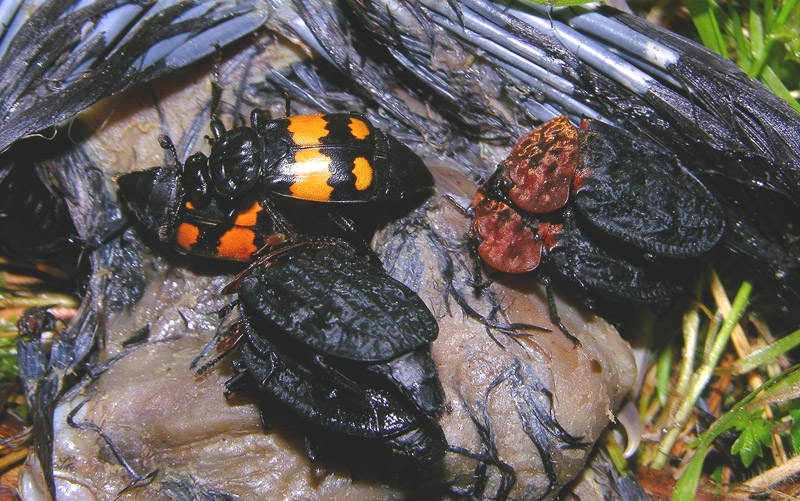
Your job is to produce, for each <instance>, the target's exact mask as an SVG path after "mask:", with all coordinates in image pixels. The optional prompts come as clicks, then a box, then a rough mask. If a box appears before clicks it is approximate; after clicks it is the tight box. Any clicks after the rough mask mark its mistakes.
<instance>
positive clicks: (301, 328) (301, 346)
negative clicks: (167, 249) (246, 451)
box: [238, 244, 446, 463]
mask: <svg viewBox="0 0 800 501" xmlns="http://www.w3.org/2000/svg"><path fill="white" fill-rule="evenodd" d="M238 292H239V301H240V305H241V310H242V316H243V322H245V324H246V334H247V338H248V342H247V344H246V345H245V347H244V348H243V349H242V353H243V355H242V356H243V361H244V362H245V366H246V368H247V371H248V372H249V374H250V376H251V377H252V378H253V380H254V381H256V383H257V385H258V387H259V388H260V390H261V391H263V392H264V393H265V394H267V395H269V397H270V398H272V399H275V400H278V401H279V402H281V403H282V404H283V405H284V406H285V407H286V408H288V409H289V410H290V411H291V412H294V413H296V414H297V415H299V416H300V417H302V418H303V419H305V420H306V421H308V422H309V423H311V424H313V425H315V426H318V427H321V428H323V429H328V430H331V431H334V432H336V433H339V434H343V435H346V436H353V437H359V438H366V439H370V440H373V441H377V442H379V443H381V444H383V445H384V446H386V447H388V448H389V449H390V450H391V451H393V452H394V453H396V454H399V455H401V456H405V457H409V458H411V459H413V460H414V461H415V462H419V463H429V462H434V461H437V460H439V459H441V457H442V456H443V455H444V451H445V449H446V442H445V439H444V435H443V433H442V430H441V428H440V427H439V426H438V424H437V423H436V420H437V418H438V417H439V416H440V415H441V413H442V411H443V409H444V391H443V389H442V386H441V383H440V382H439V379H438V373H437V370H436V366H435V364H434V362H433V360H432V358H431V355H430V343H431V342H432V341H433V340H434V339H435V338H436V336H437V335H438V326H437V323H436V320H435V319H434V318H433V315H432V314H431V313H430V311H429V310H428V309H427V307H426V306H425V304H424V303H423V302H422V300H421V299H419V296H417V295H416V294H415V293H414V292H413V291H411V290H410V289H408V288H407V287H406V286H405V285H403V284H401V283H400V282H397V281H396V280H394V279H393V278H391V277H389V276H388V275H387V274H386V273H385V272H383V271H381V270H378V269H377V268H374V267H373V266H372V265H370V264H369V263H367V262H366V261H365V260H363V259H362V258H360V257H359V256H357V255H356V254H355V253H354V252H353V251H351V250H350V249H349V248H348V247H347V246H342V245H338V244H328V245H321V246H318V247H312V246H305V247H302V246H299V247H298V248H297V249H294V250H292V251H290V252H287V253H284V254H281V255H279V256H277V257H276V258H275V259H272V260H270V261H269V262H268V266H264V267H260V268H256V269H255V270H253V271H252V272H250V273H249V274H248V275H247V276H245V277H244V278H243V279H242V280H241V282H240V285H239V291H238Z"/></svg>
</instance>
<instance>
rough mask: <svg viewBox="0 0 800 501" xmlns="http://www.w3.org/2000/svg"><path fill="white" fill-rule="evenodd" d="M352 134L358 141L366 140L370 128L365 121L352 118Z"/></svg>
mask: <svg viewBox="0 0 800 501" xmlns="http://www.w3.org/2000/svg"><path fill="white" fill-rule="evenodd" d="M349 127H350V134H352V135H353V137H354V138H356V139H364V138H365V137H367V136H369V127H367V124H365V123H364V121H363V120H359V119H357V118H353V117H350V126H349Z"/></svg>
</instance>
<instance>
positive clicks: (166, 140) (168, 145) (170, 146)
mask: <svg viewBox="0 0 800 501" xmlns="http://www.w3.org/2000/svg"><path fill="white" fill-rule="evenodd" d="M158 144H160V145H161V147H162V148H164V149H165V150H168V151H169V152H170V154H172V160H173V161H174V162H175V165H177V166H178V167H181V168H183V164H181V161H180V160H178V151H177V150H176V149H175V143H173V142H172V139H170V137H169V136H167V135H166V134H162V135H160V136H158Z"/></svg>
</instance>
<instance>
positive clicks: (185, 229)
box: [175, 223, 200, 250]
mask: <svg viewBox="0 0 800 501" xmlns="http://www.w3.org/2000/svg"><path fill="white" fill-rule="evenodd" d="M199 236H200V229H199V228H198V227H197V226H195V225H193V224H189V223H181V224H180V225H179V226H178V231H177V232H176V234H175V239H176V240H177V242H178V245H180V246H181V247H183V248H184V249H186V250H192V246H193V245H194V244H196V243H197V237H199Z"/></svg>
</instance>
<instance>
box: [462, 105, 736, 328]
mask: <svg viewBox="0 0 800 501" xmlns="http://www.w3.org/2000/svg"><path fill="white" fill-rule="evenodd" d="M472 212H473V215H474V219H473V223H472V226H471V229H470V232H469V240H470V242H471V246H472V248H473V250H474V252H475V253H476V254H477V255H479V256H480V257H481V259H482V260H483V262H484V263H485V264H486V265H487V266H488V267H489V268H491V269H494V270H498V271H501V272H506V273H525V272H529V271H533V270H535V269H537V268H539V266H540V265H548V266H547V267H548V268H549V270H551V271H552V272H554V273H557V274H559V275H562V276H564V277H566V278H568V279H569V280H570V281H572V282H573V283H574V284H576V285H578V286H579V287H581V288H583V289H586V290H589V291H591V292H594V293H599V294H601V295H603V296H608V297H611V298H616V299H622V300H633V301H646V302H650V301H661V300H666V299H670V298H673V297H675V296H676V295H678V294H680V293H681V292H682V291H683V290H684V286H685V282H684V281H683V278H684V275H685V273H684V271H685V270H686V269H687V268H689V267H691V259H690V258H697V257H699V256H702V255H704V254H706V253H708V252H709V251H711V250H712V249H713V248H714V247H715V245H716V244H717V243H718V242H719V240H720V239H721V238H722V234H723V231H724V228H725V219H724V215H723V211H722V208H721V206H720V204H719V203H718V202H717V200H716V199H715V198H714V196H713V195H712V194H711V193H710V192H709V191H708V190H707V189H706V187H705V186H703V184H701V183H700V181H698V180H697V179H696V178H695V177H694V176H693V175H692V174H691V173H689V171H688V170H686V168H684V167H683V166H682V165H681V164H680V162H679V161H678V159H677V158H676V157H675V156H674V155H671V154H669V153H668V152H666V151H665V150H663V149H662V148H660V147H659V146H658V145H656V144H655V143H653V142H650V141H648V140H646V139H643V138H634V137H632V136H631V135H629V134H628V133H626V132H624V131H622V130H620V129H618V128H616V127H613V126H611V125H608V124H605V123H602V122H599V121H593V120H584V121H583V122H582V124H581V128H580V129H578V128H576V127H574V126H573V125H572V124H570V122H569V120H568V119H567V117H565V116H562V117H558V118H555V119H553V120H550V121H549V122H546V123H544V124H542V125H541V126H539V127H537V128H536V129H534V130H533V131H532V132H530V133H529V134H527V135H526V136H524V137H523V138H522V139H520V140H519V142H518V143H517V144H516V145H515V146H514V147H513V148H512V150H511V153H510V155H509V156H508V158H507V159H506V160H504V161H503V162H501V163H500V165H499V166H498V168H497V170H496V171H495V172H494V173H493V174H492V175H491V176H490V177H489V179H488V180H487V181H486V182H485V183H484V184H483V186H481V188H480V189H479V190H478V192H477V193H476V195H475V197H474V199H473V202H472ZM477 275H479V270H478V271H476V276H477ZM551 314H552V315H553V316H554V317H555V318H557V316H556V315H555V314H554V313H553V312H552V308H551ZM562 330H565V329H563V326H562ZM573 340H574V339H573Z"/></svg>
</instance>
